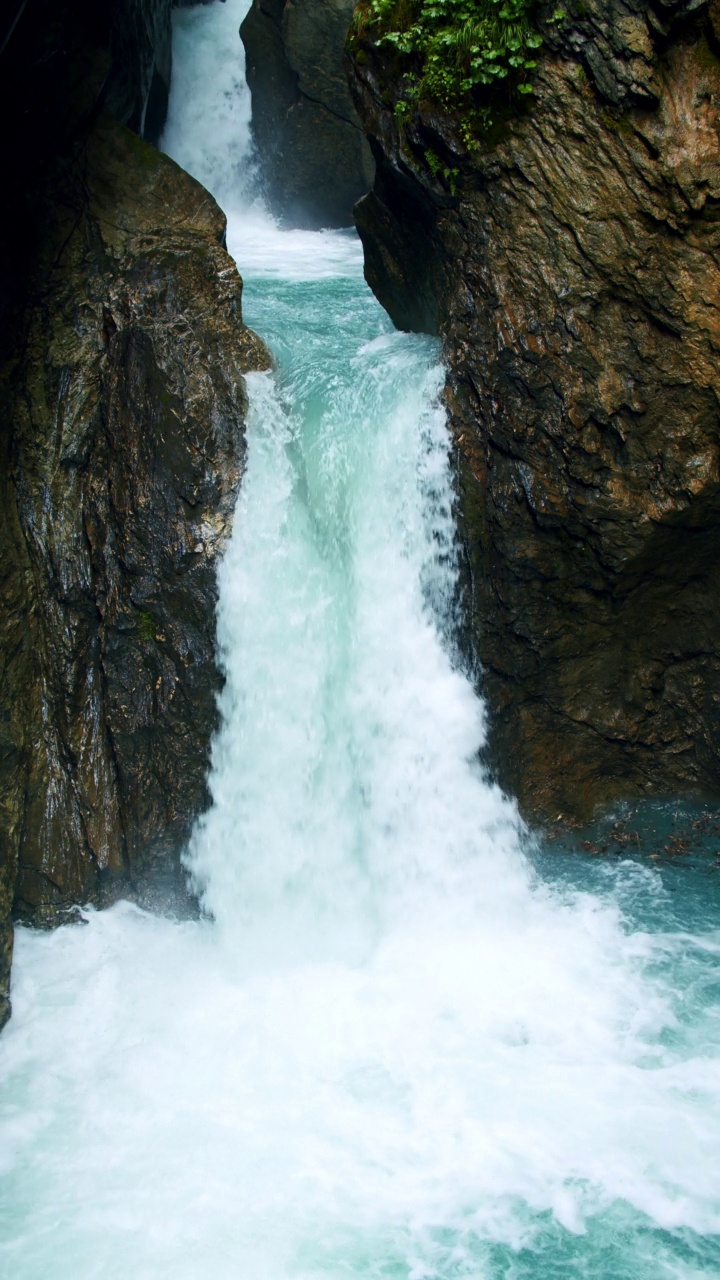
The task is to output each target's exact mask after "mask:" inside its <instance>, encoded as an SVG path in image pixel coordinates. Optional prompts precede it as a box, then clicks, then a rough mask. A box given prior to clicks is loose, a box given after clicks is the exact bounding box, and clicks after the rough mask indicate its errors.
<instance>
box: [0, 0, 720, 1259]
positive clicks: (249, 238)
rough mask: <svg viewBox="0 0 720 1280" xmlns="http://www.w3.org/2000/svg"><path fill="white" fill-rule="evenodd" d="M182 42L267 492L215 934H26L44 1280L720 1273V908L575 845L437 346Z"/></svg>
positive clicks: (222, 29) (210, 68)
mask: <svg viewBox="0 0 720 1280" xmlns="http://www.w3.org/2000/svg"><path fill="white" fill-rule="evenodd" d="M245 8H246V0H227V3H225V4H220V3H214V4H210V5H207V6H202V7H200V8H198V9H189V10H187V9H182V10H179V11H176V15H175V47H174V78H173V91H172V98H171V105H170V116H169V120H168V127H167V130H166V135H165V139H164V147H165V149H166V150H167V151H168V152H169V153H170V154H171V155H173V156H174V157H175V158H176V159H178V161H179V162H180V163H182V164H183V165H185V166H186V167H187V168H189V169H190V170H191V171H192V172H194V173H195V175H196V176H197V177H199V178H200V179H201V180H202V181H203V182H205V184H206V185H207V186H209V187H210V189H212V190H213V191H214V193H215V194H216V195H217V197H218V199H219V200H220V201H221V203H222V204H223V207H224V208H225V209H226V211H227V213H228V219H229V226H228V243H229V247H230V249H231V251H232V252H233V253H234V254H235V256H236V257H237V260H238V263H239V266H240V269H241V272H242V274H243V277H244V280H245V294H244V308H245V317H246V319H247V321H248V323H249V324H251V325H252V326H253V327H254V328H255V329H256V330H257V331H258V332H259V333H260V334H261V335H262V336H263V338H265V340H266V341H267V342H268V344H269V345H270V347H271V348H272V350H273V353H274V355H275V358H276V361H277V367H276V369H275V371H274V372H273V373H271V374H262V375H253V376H251V378H250V379H249V389H250V395H251V410H250V418H249V423H248V457H247V468H246V473H245V477H244V480H243V485H242V491H241V496H240V499H239V504H238V510H237V513H236V519H235V526H234V531H233V535H232V539H231V542H230V545H229V547H228V550H227V553H226V556H225V558H224V561H223V564H222V568H221V579H220V603H219V614H218V623H219V637H220V646H221V657H222V663H223V667H224V670H225V674H226V677H227V679H226V684H225V688H224V692H223V695H222V702H221V710H222V727H221V730H220V732H219V734H218V736H217V739H216V741H215V744H214V749H213V765H212V774H211V791H212V796H213V805H212V808H211V809H210V810H209V812H208V814H207V815H206V816H205V818H204V819H203V820H202V821H201V822H200V823H199V824H198V826H197V828H196V831H195V834H194V836H193V840H192V843H191V847H190V849H189V850H188V854H187V865H188V870H189V874H190V875H191V876H192V879H193V882H194V884H195V887H196V889H197V892H198V893H199V894H200V896H201V900H202V903H203V906H204V907H205V911H206V915H205V918H203V919H202V920H199V921H198V920H185V921H173V920H168V919H162V918H158V917H154V916H152V915H150V914H148V913H146V912H143V911H141V910H139V909H138V908H137V907H135V906H133V905H131V904H129V903H120V904H118V905H117V906H116V907H114V908H112V909H111V910H108V911H105V912H94V911H86V912H85V917H86V924H85V926H84V927H78V926H72V927H70V926H69V927H66V928H62V929H59V930H57V931H56V932H54V933H49V934H45V933H35V932H32V931H30V930H27V929H20V930H18V940H17V950H16V962H15V970H14V988H13V1005H14V1013H13V1018H12V1021H11V1022H10V1024H9V1025H8V1027H7V1029H6V1031H5V1032H4V1033H3V1037H2V1040H0V1072H1V1076H2V1083H1V1085H0V1174H1V1175H2V1178H3V1184H4V1189H3V1192H2V1200H1V1203H0V1225H1V1231H0V1275H2V1276H3V1277H7V1278H8V1280H349V1278H350V1280H351V1278H352V1277H356V1278H357V1280H461V1278H463V1277H472V1278H473V1280H580V1278H587V1280H671V1278H672V1280H700V1277H711V1276H712V1277H717V1275H718V1274H719V1273H720V1244H719V1243H718V1236H717V1234H716V1233H717V1232H718V1229H719V1228H720V1158H719V1154H718V1153H719V1152H720V1061H719V1059H720V1017H719V1016H718V995H719V993H720V972H719V971H718V960H719V958H720V929H719V928H718V920H719V914H718V905H719V896H720V885H719V884H718V880H719V879H720V873H719V874H717V875H714V874H713V873H712V867H711V865H710V863H711V859H710V858H709V855H708V858H707V859H706V860H705V861H703V860H702V859H700V860H699V861H696V862H695V863H693V865H692V866H687V867H683V868H680V869H678V868H676V867H674V866H670V867H667V868H664V867H662V866H655V865H653V863H652V862H651V861H649V860H648V859H643V858H639V857H636V858H628V857H616V858H613V859H609V858H608V859H602V858H600V859H598V858H596V857H592V856H590V855H589V854H585V855H584V854H582V853H581V852H575V853H572V854H567V853H566V852H562V851H555V852H552V851H550V850H546V849H545V850H544V849H542V848H540V847H538V846H537V845H536V843H535V842H534V841H533V840H532V838H531V837H530V834H529V833H528V832H527V831H526V830H525V829H524V827H523V824H522V822H521V821H520V819H519V817H518V815H517V812H516V808H515V806H514V804H513V802H512V801H511V800H510V799H508V798H507V797H505V796H503V795H502V794H501V792H500V791H499V790H498V789H497V788H496V787H494V786H493V785H492V784H491V783H490V782H489V781H488V780H487V778H486V777H485V775H484V774H483V771H482V769H481V767H480V765H479V764H478V749H479V746H480V744H481V742H482V738H483V733H484V708H483V705H482V702H481V701H480V700H479V699H478V697H477V695H476V692H475V690H474V687H473V684H472V682H471V681H470V680H468V678H467V676H466V674H465V673H464V671H463V669H462V663H461V662H460V661H459V660H458V658H457V655H456V654H455V653H454V651H453V644H452V634H453V611H454V609H455V607H456V603H455V602H456V591H455V585H456V570H457V565H456V550H455V543H454V528H453V514H452V513H453V488H452V469H451V465H450V463H451V459H450V443H449V437H448V431H447V426H446V422H445V416H444V412H443V409H442V404H441V399H440V392H441V388H442V381H443V373H442V367H441V365H440V362H439V350H438V346H437V343H436V342H435V341H434V340H432V339H430V338H425V337H422V336H418V335H408V334H401V333H397V332H396V331H395V330H394V329H393V327H392V325H391V323H390V321H389V320H388V318H387V316H386V315H385V314H384V312H383V311H382V310H381V308H380V307H379V305H378V304H377V303H376V301H375V300H374V298H373V297H372V295H371V294H370V292H369V290H368V289H367V287H366V286H365V284H364V282H363V278H362V256H361V251H360V247H359V244H358V242H357V240H356V238H355V237H354V234H353V233H352V232H350V231H348V232H322V233H309V232H287V231H282V230H280V229H279V228H278V227H277V226H275V224H274V223H273V222H272V220H271V219H270V218H269V216H268V215H267V213H266V212H265V211H264V209H263V206H262V201H261V200H260V198H259V197H258V196H257V195H255V194H253V193H254V191H255V180H254V173H253V161H252V156H251V149H250V139H249V120H250V108H249V98H248V93H247V89H246V86H245V82H244V75H243V54H242V45H241V44H240V41H239V40H238V37H237V28H238V25H239V22H240V20H241V18H242V16H243V13H244V11H245Z"/></svg>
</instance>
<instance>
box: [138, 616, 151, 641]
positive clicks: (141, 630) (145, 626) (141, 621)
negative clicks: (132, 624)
mask: <svg viewBox="0 0 720 1280" xmlns="http://www.w3.org/2000/svg"><path fill="white" fill-rule="evenodd" d="M137 629H138V635H139V637H140V639H141V640H154V639H155V623H154V621H153V618H152V615H151V614H149V613H147V611H146V610H145V609H141V610H140V611H139V613H138V624H137Z"/></svg>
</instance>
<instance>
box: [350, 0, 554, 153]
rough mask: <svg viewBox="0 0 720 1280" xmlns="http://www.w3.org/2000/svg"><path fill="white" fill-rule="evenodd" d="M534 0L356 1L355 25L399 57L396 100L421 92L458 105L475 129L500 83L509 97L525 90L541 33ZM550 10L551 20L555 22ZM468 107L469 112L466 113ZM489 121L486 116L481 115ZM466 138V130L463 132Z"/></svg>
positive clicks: (406, 100) (529, 88)
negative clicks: (399, 81)
mask: <svg viewBox="0 0 720 1280" xmlns="http://www.w3.org/2000/svg"><path fill="white" fill-rule="evenodd" d="M535 3H536V0H362V2H361V4H360V6H359V9H358V11H357V24H358V29H368V30H370V31H372V32H373V34H374V35H375V38H376V39H377V41H378V43H380V44H385V45H389V46H390V47H391V48H393V49H395V50H396V51H397V53H398V54H399V55H400V56H401V57H402V58H403V60H404V62H405V64H406V65H405V68H404V70H405V74H404V77H403V90H404V91H403V96H402V97H401V99H400V103H399V104H398V107H397V108H396V111H397V114H398V115H400V116H402V114H403V113H404V112H405V111H406V107H404V106H403V105H402V104H403V103H408V104H409V103H412V102H414V101H418V100H419V99H421V98H423V97H425V98H429V99H431V100H433V101H435V102H439V103H441V104H442V105H443V106H446V107H448V108H451V109H455V110H457V109H458V108H460V109H461V111H463V112H464V113H465V116H466V121H465V122H466V124H468V123H469V124H470V125H472V124H474V125H475V126H476V127H479V128H480V129H482V127H483V123H484V117H483V115H482V114H481V113H482V112H483V111H487V103H488V101H489V100H490V99H491V98H492V97H493V96H495V95H494V91H496V90H497V88H498V87H499V86H500V85H502V84H505V86H506V88H507V90H508V93H509V95H512V94H514V93H518V94H521V95H526V94H531V93H532V91H533V89H532V84H531V83H530V79H529V77H530V75H531V74H532V72H533V71H534V69H535V67H536V65H537V64H536V61H535V58H534V53H535V51H536V50H537V49H539V47H540V45H541V44H542V36H541V35H540V34H539V32H538V31H537V29H536V27H535V24H534V22H533V11H534V9H535ZM564 16H565V15H564V13H563V11H562V10H560V9H556V10H555V12H554V14H553V16H552V18H551V19H550V21H551V22H561V21H562V20H563V18H564ZM473 113H474V117H473ZM487 118H488V119H489V116H488V117H487ZM466 132H467V133H468V136H469V135H470V134H471V133H472V132H473V130H472V128H469V129H467V130H466Z"/></svg>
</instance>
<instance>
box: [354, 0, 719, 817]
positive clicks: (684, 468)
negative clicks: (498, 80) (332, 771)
mask: <svg viewBox="0 0 720 1280" xmlns="http://www.w3.org/2000/svg"><path fill="white" fill-rule="evenodd" d="M566 9H567V12H566V14H565V18H564V20H563V21H562V22H560V23H559V24H548V23H546V24H544V25H543V22H542V16H543V13H545V12H546V11H544V10H542V9H541V10H540V27H541V30H543V31H544V38H545V43H544V48H543V49H542V50H541V51H540V56H539V66H538V70H537V72H536V74H535V78H534V94H533V95H532V97H531V98H529V100H526V101H525V102H524V103H519V102H518V103H516V104H515V105H514V108H513V111H512V112H511V113H509V118H507V119H506V118H503V116H501V119H500V123H499V125H498V126H497V127H494V128H493V129H491V130H490V136H489V135H488V133H487V132H486V133H483V132H482V131H479V132H478V133H477V135H476V144H475V149H473V148H470V149H468V146H467V133H466V132H465V133H464V132H463V128H462V120H461V119H459V118H458V116H457V114H455V115H453V113H451V112H447V111H443V110H442V109H440V108H438V107H437V106H434V105H433V104H432V103H430V102H422V101H421V102H419V103H416V104H415V106H414V107H413V109H412V110H411V111H410V112H409V114H406V115H404V116H403V117H402V119H400V118H399V116H398V114H397V113H396V111H395V104H396V103H397V101H398V97H399V95H400V89H401V72H402V66H401V65H399V63H398V59H397V57H396V55H394V54H393V53H392V52H391V51H390V50H388V48H387V47H386V46H383V45H382V44H378V43H376V42H375V41H374V40H373V39H372V33H371V32H367V31H366V32H365V34H364V35H361V36H360V37H359V38H355V39H354V40H353V41H352V44H351V48H350V55H349V74H350V83H351V87H352V90H353V94H354V99H355V102H356V106H357V109H358V112H359V115H360V117H361V119H362V121H363V124H364V126H365V128H366V130H367V132H368V135H369V138H370V142H371V146H372V149H373V153H374V155H375V159H376V162H377V177H376V181H375V185H374V189H373V191H372V193H371V194H370V195H368V196H367V198H365V199H364V200H362V201H361V202H360V204H359V205H358V207H357V210H356V218H357V225H358V228H359V231H360V234H361V237H362V239H363V243H364V247H365V252H366V275H367V279H368V281H369V283H370V285H371V286H372V288H373V289H374V290H375V292H376V294H377V296H378V298H379V299H380V301H381V302H383V304H384V305H385V306H386V307H387V309H388V310H389V312H390V314H391V315H392V317H393V318H394V320H395V321H396V323H397V324H398V325H399V326H400V327H402V328H409V329H421V330H427V331H429V332H433V333H439V334H441V335H442V337H443V340H444V348H445V352H446V356H447V361H448V366H449V374H448V386H447V398H448V404H449V408H450V417H451V425H452V430H453V436H454V443H455V451H456V458H457V466H458V514H459V520H460V531H461V537H462V540H463V547H464V553H465V555H464V561H465V581H464V591H465V617H466V626H465V635H464V643H465V647H466V649H467V651H468V654H469V655H470V657H471V659H472V661H473V663H474V665H475V667H476V669H478V670H479V679H480V684H481V687H482V689H483V691H484V693H485V695H486V697H487V700H488V704H489V712H490V717H489V722H490V737H489V742H488V760H489V761H490V763H491V765H492V767H493V769H494V770H495V772H496V774H497V776H498V777H499V779H500V780H501V782H502V784H503V785H504V786H505V787H507V788H508V789H509V790H511V791H513V792H514V793H515V794H516V795H518V797H519V799H520V803H521V806H522V808H523V810H524V812H525V813H526V814H527V815H529V816H530V817H531V818H537V819H541V820H549V819H550V820H555V819H556V818H572V819H577V818H583V817H586V816H587V815H588V814H589V813H590V812H592V811H593V809H595V808H596V807H597V806H600V805H605V804H608V803H609V802H611V801H613V800H615V799H617V798H618V797H633V796H646V795H663V794H674V795H675V794H683V793H692V792H699V793H702V792H706V793H713V794H715V795H717V794H718V791H720V764H719V761H720V755H719V751H720V613H719V612H718V609H717V607H716V601H717V599H718V592H719V591H720V554H719V552H720V433H719V429H718V428H719V419H718V404H719V398H720V362H719V358H718V357H719V354H720V311H719V309H718V299H720V138H719V133H718V108H719V107H720V62H719V61H718V51H719V49H720V45H719V44H718V31H717V30H716V25H715V24H716V22H717V13H718V11H717V10H716V9H715V8H714V7H711V8H710V9H708V7H707V6H706V5H704V4H699V5H698V4H682V3H680V4H672V3H669V4H664V5H658V6H656V7H651V6H648V5H647V4H645V3H641V2H640V0H638V2H636V3H635V2H633V0H628V2H627V3H625V2H623V0H587V2H583V3H582V4H580V3H579V2H577V3H574V4H570V5H568V6H566ZM548 12H549V11H548ZM546 16H547V14H546ZM504 114H506V113H504Z"/></svg>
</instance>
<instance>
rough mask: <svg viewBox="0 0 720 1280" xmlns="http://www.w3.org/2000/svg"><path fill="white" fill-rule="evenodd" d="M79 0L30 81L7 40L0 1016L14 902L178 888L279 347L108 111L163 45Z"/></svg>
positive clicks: (63, 907)
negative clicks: (243, 502)
mask: <svg viewBox="0 0 720 1280" xmlns="http://www.w3.org/2000/svg"><path fill="white" fill-rule="evenodd" d="M71 8H72V11H73V14H72V16H73V19H74V20H75V19H76V20H77V21H76V23H75V25H74V26H73V23H72V22H70V20H69V19H68V23H69V25H68V26H67V27H66V28H64V36H65V38H64V40H63V41H61V43H60V44H59V45H58V46H56V45H55V40H56V38H57V39H59V37H60V35H61V34H62V30H63V29H60V28H58V27H57V26H53V25H52V23H51V32H52V39H51V41H50V46H48V45H47V44H46V43H45V41H46V38H47V32H46V31H43V29H42V28H34V30H39V31H40V32H41V37H42V38H41V44H40V47H41V48H45V49H46V52H47V58H46V64H47V67H48V68H49V69H48V71H47V78H46V80H45V81H44V82H43V85H42V93H41V94H40V96H39V97H38V95H37V93H36V94H35V95H33V93H32V90H33V89H35V90H37V89H38V83H37V80H33V70H34V68H35V66H36V64H37V56H36V55H37V52H38V45H37V44H34V43H33V39H32V38H31V33H30V34H29V33H28V32H26V33H25V35H24V38H25V40H26V46H23V43H22V41H20V43H19V44H18V46H16V53H19V52H20V51H22V49H23V47H27V49H28V50H29V51H30V54H32V57H30V54H29V55H28V63H27V64H26V66H25V70H26V71H27V72H28V77H29V79H28V80H27V95H26V97H25V98H24V99H23V97H22V94H21V90H22V84H21V85H20V86H19V88H18V92H19V93H20V94H21V96H20V99H19V101H20V106H21V107H22V106H23V105H25V106H26V111H25V116H24V118H23V115H22V112H21V111H20V112H17V101H16V103H15V107H16V112H17V114H16V116H15V117H13V118H15V119H17V120H19V126H18V134H17V136H16V137H14V138H13V139H12V146H11V148H10V161H11V163H10V165H9V177H10V180H9V184H8V188H7V189H8V192H9V194H10V196H11V199H10V200H9V201H8V203H7V205H6V207H5V209H4V211H3V214H4V217H3V223H2V228H1V230H2V244H1V246H0V247H1V249H2V255H1V257H0V267H1V268H2V274H1V276H0V280H1V283H2V297H1V300H2V308H3V319H4V324H3V327H2V333H3V341H2V351H0V447H1V448H2V467H1V468H0V487H1V489H2V493H1V496H0V598H1V599H2V604H3V608H2V618H1V620H0V673H1V674H0V944H1V950H0V1024H1V1023H2V1021H4V1019H5V1017H6V1016H7V1014H8V1012H9V1004H8V997H7V986H8V973H9V963H10V951H11V943H12V923H11V919H12V916H14V917H15V918H20V919H22V920H27V921H29V922H31V923H35V924H49V923H54V922H55V921H57V920H58V919H63V918H64V917H65V913H66V912H67V909H68V908H70V907H71V906H72V905H73V904H75V903H78V902H88V901H92V902H96V903H100V904H102V903H103V902H108V901H111V900H112V899H113V897H116V896H118V894H120V893H128V892H129V893H133V894H135V895H136V896H137V897H138V898H139V899H140V900H142V901H146V902H158V901H167V900H168V899H169V898H170V899H173V900H175V901H177V900H178V897H179V896H181V895H182V893H183V892H184V890H183V880H182V877H181V875H180V869H179V857H178V855H179V852H180V850H181V848H182V846H183V844H184V842H185V840H186V838H187V835H188V832H189V829H190V826H191V824H192V822H193V820H194V818H195V817H196V816H197V814H198V813H199V812H201V810H202V809H203V808H204V807H205V805H206V803H207V796H206V781H205V779H206V774H207V768H208V759H209V744H210V738H211V735H212V732H213V729H214V727H215V724H216V719H217V711H216V694H217V690H218V687H219V674H218V671H217V668H216V665H215V612H214V606H215V599H216V576H215V567H216V560H217V556H218V554H219V552H220V550H221V549H222V546H223V541H224V539H225V538H226V536H227V533H228V530H229V525H230V519H231V514H232V510H233V505H234V500H235V495H236V491H237V487H238V484H239V480H240V475H241V471H242V463H243V447H244V446H243V426H244V418H245V409H246V397H245V389H244V378H243V375H244V373H245V372H246V371H247V370H249V369H251V368H259V367H266V366H267V363H268V356H267V353H266V351H265V349H264V347H263V345H262V344H261V343H260V341H259V340H258V339H257V338H256V337H255V336H254V335H253V334H252V333H251V332H250V331H249V330H248V329H247V328H246V327H245V326H244V325H243V323H242V314H241V291H242V282H241V280H240V277H239V275H238V273H237V270H236V267H235V264H234V263H233V261H232V260H231V259H230V257H229V256H228V254H227V252H226V251H225V249H224V247H223V246H224V232H225V220H224V216H223V214H222V213H221V211H220V210H219V208H218V207H217V205H216V204H215V202H214V201H213V200H212V198H211V197H210V196H209V195H208V193H207V192H206V191H205V190H204V189H203V188H202V187H201V186H200V185H199V184H198V183H196V182H195V181H194V180H193V179H192V178H190V177H189V176H188V175H187V174H185V173H184V172H183V171H182V170H181V169H179V168H178V166H177V165H175V164H174V163H173V162H172V161H171V160H169V159H167V157H165V156H162V155H160V154H159V153H158V152H157V151H155V150H154V148H153V147H152V146H150V145H149V144H148V143H146V142H144V141H142V140H141V139H140V138H139V137H138V136H137V135H136V134H134V133H132V132H130V131H129V130H128V129H126V128H124V127H123V126H122V125H121V124H120V123H119V122H118V121H117V120H116V119H113V118H112V116H111V115H110V114H108V111H107V109H104V110H101V109H100V108H101V106H102V103H103V102H105V103H106V105H107V107H110V106H112V107H113V108H114V109H117V111H118V114H120V115H122V116H125V117H127V118H131V116H132V112H131V110H130V104H131V99H132V97H133V95H132V93H130V92H129V91H128V93H127V94H125V96H124V97H123V94H122V93H121V92H120V88H119V87H118V86H121V85H122V84H125V85H126V86H127V85H129V84H133V83H134V84H136V85H137V84H138V83H142V86H143V87H142V88H141V89H140V90H138V92H137V95H136V97H135V99H134V101H135V104H136V106H137V105H138V103H140V106H141V114H142V102H143V101H147V95H148V94H149V93H150V92H151V84H152V79H153V76H152V74H151V71H150V69H149V68H150V65H151V60H150V61H148V62H147V63H146V64H144V65H145V66H146V72H147V74H145V73H143V75H144V79H143V76H141V74H140V71H138V70H137V68H136V71H135V72H133V73H132V74H130V71H129V70H128V69H127V68H126V72H127V74H125V75H124V76H123V77H120V78H118V77H116V76H115V75H114V74H113V71H112V68H113V61H112V54H111V53H108V51H107V48H106V49H103V47H102V42H99V43H93V41H92V40H90V39H89V38H88V40H87V41H86V40H85V36H84V34H83V30H84V29H83V26H82V22H81V21H80V18H81V17H82V11H81V7H79V6H77V5H75V6H71ZM59 12H60V13H61V14H62V13H63V7H62V6H60V9H59ZM36 16H37V15H36ZM65 16H66V17H67V12H65ZM48 17H49V20H50V18H52V17H53V15H51V14H49V15H48ZM55 17H57V13H56V14H55ZM53 21H54V18H53ZM138 47H141V48H142V47H144V46H143V45H142V41H140V43H139V46H138ZM33 51H34V53H33ZM56 54H57V56H56ZM8 65H9V64H8ZM13 66H14V67H16V68H18V67H19V68H20V71H22V68H23V64H22V61H21V60H18V58H17V57H16V61H15V63H14V64H13ZM130 70H131V69H130ZM17 79H20V72H18V75H17ZM7 83H8V82H7V80H6V82H5V86H4V87H5V89H7ZM61 89H64V90H65V93H64V94H62V93H61V92H60V90H61ZM53 99H54V101H55V117H54V118H53V117H52V115H51V111H50V108H51V106H52V101H53ZM121 102H124V104H125V105H124V106H120V105H118V104H119V103H121ZM20 126H23V129H24V132H21V130H20ZM46 126H47V128H46ZM20 142H24V143H26V144H28V145H30V146H31V148H32V149H31V151H30V152H29V153H26V152H23V151H22V150H21V147H20V145H19V144H20ZM38 157H39V159H38Z"/></svg>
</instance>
